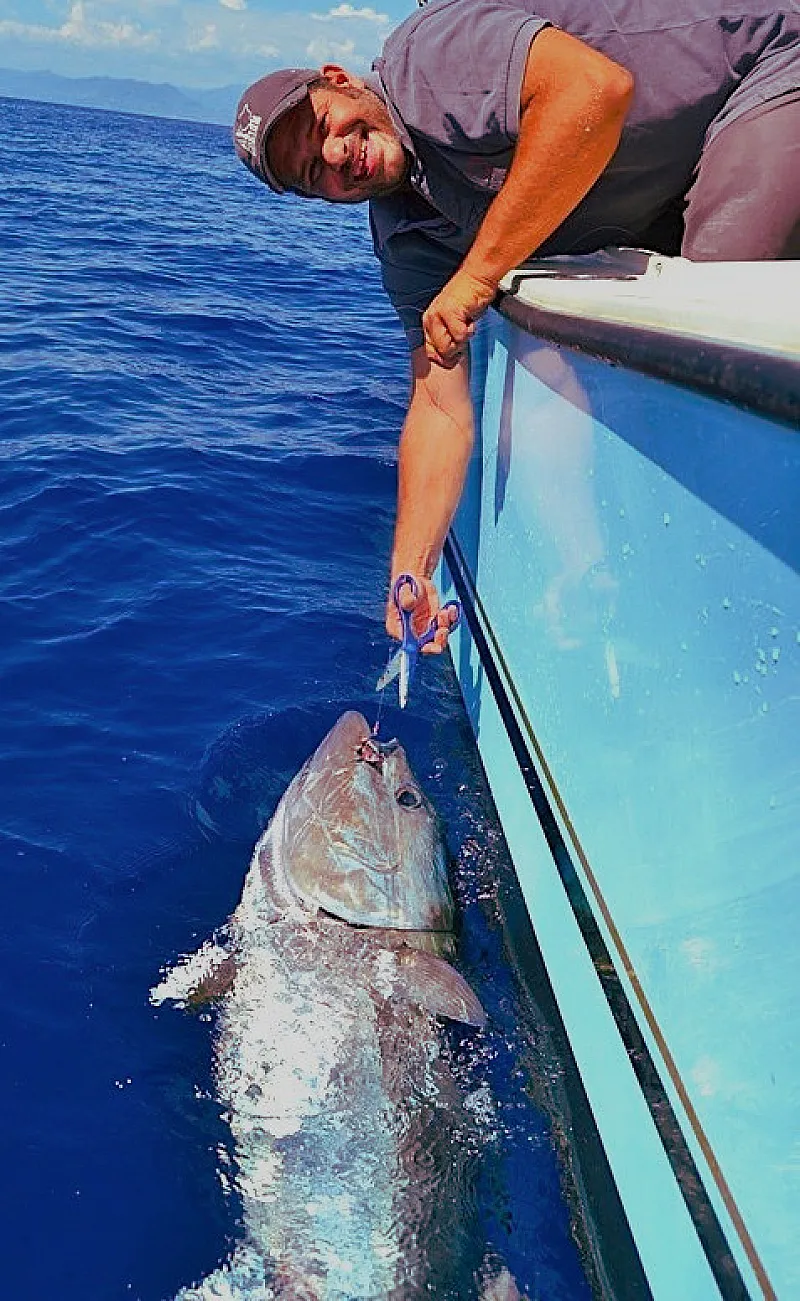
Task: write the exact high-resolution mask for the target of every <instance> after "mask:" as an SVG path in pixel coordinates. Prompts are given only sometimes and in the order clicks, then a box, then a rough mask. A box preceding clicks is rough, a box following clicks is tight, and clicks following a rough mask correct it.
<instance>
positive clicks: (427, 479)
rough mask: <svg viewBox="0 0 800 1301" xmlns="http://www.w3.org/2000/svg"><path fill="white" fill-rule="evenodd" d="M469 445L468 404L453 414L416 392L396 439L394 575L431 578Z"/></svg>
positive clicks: (433, 398) (432, 397)
mask: <svg viewBox="0 0 800 1301" xmlns="http://www.w3.org/2000/svg"><path fill="white" fill-rule="evenodd" d="M472 440H473V418H472V408H471V405H470V403H469V402H468V401H465V402H461V403H460V404H459V405H458V406H457V407H456V408H455V409H453V407H452V405H447V406H445V405H443V404H442V403H441V402H440V401H437V395H436V394H435V393H433V392H430V391H428V390H427V389H425V388H424V387H420V389H419V390H418V391H417V392H416V393H415V396H414V398H413V400H412V402H411V405H410V407H409V410H408V415H407V416H406V421H405V424H404V426H403V433H402V437H401V439H400V455H399V462H398V488H397V523H396V526H395V535H394V546H393V549H392V575H393V576H396V575H397V574H399V573H402V572H404V571H407V572H410V573H413V574H419V575H421V576H423V577H425V578H430V577H431V575H432V574H433V571H434V569H435V568H436V564H437V562H438V560H439V556H440V555H441V551H442V546H443V545H444V540H445V537H446V536H447V530H448V528H449V527H450V521H451V520H452V518H453V515H454V514H455V511H456V507H457V506H458V502H459V498H460V496H461V490H462V488H463V486H464V478H465V476H466V471H467V465H468V464H469V458H470V453H471V451H472Z"/></svg>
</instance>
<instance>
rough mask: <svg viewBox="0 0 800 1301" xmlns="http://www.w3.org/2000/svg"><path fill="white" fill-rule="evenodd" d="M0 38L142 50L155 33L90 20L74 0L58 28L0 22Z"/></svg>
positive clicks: (129, 25) (80, 3)
mask: <svg viewBox="0 0 800 1301" xmlns="http://www.w3.org/2000/svg"><path fill="white" fill-rule="evenodd" d="M0 36H18V37H21V38H22V39H23V40H30V41H50V42H63V43H65V44H68V45H80V46H84V47H95V48H96V47H100V46H128V47H131V46H132V47H134V48H142V47H145V46H149V45H153V44H154V42H155V39H156V33H155V32H143V31H142V29H141V27H139V26H137V24H136V23H130V22H128V21H127V20H126V19H123V20H122V21H121V22H117V23H110V22H104V21H102V20H100V19H94V18H92V17H91V16H90V15H89V14H88V13H87V6H86V4H85V3H84V0H75V3H74V4H73V5H72V7H71V9H70V11H69V16H68V18H67V20H66V22H64V23H62V24H61V26H60V27H44V26H42V25H41V24H36V23H20V22H14V21H13V20H12V19H7V20H4V21H3V22H0Z"/></svg>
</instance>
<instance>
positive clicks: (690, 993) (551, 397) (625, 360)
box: [439, 249, 800, 1301]
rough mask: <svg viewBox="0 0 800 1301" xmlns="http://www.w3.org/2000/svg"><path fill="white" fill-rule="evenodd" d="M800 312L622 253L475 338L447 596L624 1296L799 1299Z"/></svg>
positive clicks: (761, 278)
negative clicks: (468, 438) (464, 469)
mask: <svg viewBox="0 0 800 1301" xmlns="http://www.w3.org/2000/svg"><path fill="white" fill-rule="evenodd" d="M798 303H800V262H798V263H789V262H785V263H771V264H766V263H758V264H756V263H750V264H744V263H742V264H732V263H731V264H726V263H718V264H692V263H690V262H688V261H686V260H685V259H681V258H668V257H663V256H660V255H655V254H650V253H647V252H645V251H640V250H635V249H627V250H625V249H621V250H606V251H604V252H602V253H599V254H594V255H591V256H584V257H573V258H569V257H563V258H549V259H543V260H540V261H535V260H534V261H532V262H530V263H527V264H525V266H523V267H521V268H519V269H518V270H516V271H514V272H513V273H511V274H510V275H509V276H507V277H506V279H505V280H504V281H503V283H502V285H501V292H500V294H499V296H498V299H497V301H496V303H495V306H494V308H492V309H491V310H490V311H489V312H488V313H487V315H486V317H485V319H484V321H483V322H482V326H481V329H480V331H479V332H478V334H477V336H476V339H475V340H474V344H473V359H472V384H473V395H474V403H475V410H476V425H477V431H476V442H475V449H474V454H473V457H472V461H471V464H470V467H469V472H468V477H467V483H466V488H465V491H464V495H463V498H462V501H461V504H460V507H459V510H458V513H457V515H456V518H455V520H454V522H453V526H452V528H451V531H450V535H449V537H448V539H447V542H446V545H445V551H444V559H443V563H442V567H441V570H440V573H439V583H440V587H441V591H442V595H443V599H449V598H451V597H453V596H457V597H458V598H459V599H460V601H461V602H462V606H463V611H464V615H465V618H463V619H462V621H461V626H460V627H459V629H458V630H457V631H456V632H455V633H454V634H453V636H452V637H451V652H452V658H453V663H454V665H455V670H456V673H457V676H458V680H459V683H460V687H461V692H462V695H463V698H464V703H465V706H466V710H467V714H468V716H469V719H470V722H471V725H472V729H473V731H474V734H475V737H476V741H477V745H478V749H479V752H480V755H481V758H482V762H483V765H484V768H485V770H486V774H487V777H488V780H489V784H490V787H491V791H492V795H493V798H494V801H495V804H496V806H497V811H498V815H499V818H500V821H501V824H502V827H503V831H504V833H505V838H506V840H507V843H508V847H509V850H510V853H511V856H512V859H513V863H514V868H515V873H516V885H515V890H516V891H517V894H518V897H519V906H514V905H513V901H512V904H510V905H509V908H508V910H507V915H508V919H509V920H508V928H509V940H510V944H511V947H512V951H513V953H514V956H515V959H516V961H517V962H518V964H519V965H520V968H521V969H522V970H523V972H526V971H527V973H528V978H529V980H530V981H531V982H535V983H536V985H537V990H536V991H534V992H535V993H536V994H537V996H539V997H545V998H549V999H550V1000H551V1002H552V1009H553V1011H552V1014H553V1018H554V1020H555V1021H557V1023H558V1025H557V1029H558V1033H559V1034H560V1035H562V1037H563V1041H564V1045H565V1051H567V1052H568V1054H569V1058H570V1071H571V1077H570V1078H571V1080H572V1083H571V1086H570V1087H571V1089H572V1098H571V1115H572V1121H571V1124H570V1138H571V1142H572V1145H573V1148H574V1152H573V1156H574V1162H575V1168H576V1170H577V1171H578V1177H579V1182H580V1183H581V1185H582V1187H583V1191H584V1203H585V1205H584V1210H585V1212H586V1214H587V1215H588V1216H589V1218H590V1219H591V1217H592V1216H593V1215H594V1216H595V1219H596V1222H595V1225H594V1231H595V1234H596V1236H597V1239H598V1243H599V1245H598V1259H599V1260H600V1265H601V1272H602V1271H604V1277H605V1280H606V1283H607V1287H608V1292H609V1294H610V1295H614V1296H619V1297H631V1298H633V1297H650V1296H652V1297H654V1298H656V1299H657V1301H661V1299H662V1298H664V1299H666V1301H705V1298H715V1299H718V1298H720V1297H721V1298H725V1299H726V1301H729V1299H731V1298H745V1297H750V1298H759V1297H764V1298H773V1297H781V1298H792V1297H795V1298H796V1297H800V1232H798V1224H800V1152H799V1150H798V1143H799V1142H800V1018H799V1017H798V1006H799V1005H800V944H798V930H799V929H800V882H799V880H798V873H799V872H800V852H799V849H800V845H799V843H798V842H799V841H800V743H799V741H800V311H798V308H797V304H798ZM567 1074H568V1075H569V1072H567ZM587 1208H588V1209H587ZM604 1219H605V1223H603V1220H604Z"/></svg>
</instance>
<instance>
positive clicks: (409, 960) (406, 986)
mask: <svg viewBox="0 0 800 1301" xmlns="http://www.w3.org/2000/svg"><path fill="white" fill-rule="evenodd" d="M392 994H393V995H395V996H397V997H400V998H405V999H408V1001H409V1002H411V1003H419V1004H420V1005H421V1006H422V1007H424V1008H425V1009H426V1011H428V1012H432V1013H433V1014H434V1016H446V1017H449V1018H450V1020H452V1021H463V1022H464V1024H465V1025H476V1026H483V1025H486V1013H485V1012H484V1010H483V1008H482V1007H481V1005H480V1002H479V1000H478V998H477V996H476V995H475V994H474V993H473V992H472V990H471V989H470V987H469V985H468V984H467V982H466V980H465V979H464V977H463V976H460V975H459V973H458V972H457V971H456V969H455V967H451V966H450V963H449V962H445V961H444V959H443V958H437V957H434V955H433V954H432V953H420V952H417V951H415V950H413V949H403V950H401V951H400V952H399V953H398V954H397V967H396V971H395V974H394V981H393V988H392Z"/></svg>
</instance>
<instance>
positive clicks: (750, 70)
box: [234, 0, 800, 650]
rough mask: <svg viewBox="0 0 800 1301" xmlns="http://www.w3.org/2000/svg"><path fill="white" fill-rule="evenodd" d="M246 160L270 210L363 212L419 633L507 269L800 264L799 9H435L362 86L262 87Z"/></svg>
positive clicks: (493, 0)
mask: <svg viewBox="0 0 800 1301" xmlns="http://www.w3.org/2000/svg"><path fill="white" fill-rule="evenodd" d="M234 141H235V146H236V150H237V153H238V154H239V157H240V158H241V159H242V161H243V162H244V163H245V164H246V165H247V166H248V167H249V168H250V170H251V171H252V172H254V173H255V175H256V176H257V177H259V178H260V179H261V180H263V181H265V182H266V184H267V185H269V186H271V188H272V189H273V190H276V191H277V192H278V193H282V192H284V191H286V190H290V191H293V192H294V193H297V194H300V195H304V196H307V197H310V198H323V199H327V200H329V201H331V202H333V203H356V202H360V201H362V200H365V199H368V200H369V201H370V219H371V226H372V235H373V241H374V246H375V252H376V255H377V257H378V258H379V260H380V263H381V268H382V273H383V280H384V285H385V287H386V290H387V292H388V294H389V297H390V298H391V300H392V303H393V304H394V306H395V308H396V310H397V312H398V314H399V316H400V319H401V321H402V324H403V327H404V329H405V331H406V335H407V337H408V341H409V345H410V348H411V369H412V391H411V400H410V405H409V409H408V413H407V416H406V420H405V424H404V428H403V434H402V438H401V441H400V460H399V485H398V507H397V521H396V526H395V537H394V547H393V552H392V562H391V571H392V578H394V577H396V576H397V575H398V574H400V573H402V572H404V571H405V572H409V573H412V574H414V575H415V576H416V577H417V579H418V582H419V587H420V596H419V599H418V602H417V605H416V607H415V611H414V618H415V622H416V621H418V622H419V625H420V627H421V626H423V625H425V624H427V622H428V619H429V618H430V616H431V614H433V613H435V612H436V611H437V610H438V608H439V601H438V595H437V593H436V590H435V588H434V586H433V584H432V582H431V581H430V579H431V575H432V573H433V571H434V568H435V565H436V563H437V560H438V557H439V554H440V550H441V547H442V545H443V542H444V538H445V535H446V532H447V529H448V526H449V524H450V520H451V518H452V515H453V513H454V511H455V508H456V506H457V504H458V500H459V497H460V494H461V489H462V486H463V482H464V475H465V472H466V466H467V462H468V460H469V455H470V450H471V446H472V437H473V413H472V403H471V398H470V392H469V383H468V368H467V367H468V363H467V348H468V342H469V338H470V336H471V334H472V333H473V331H474V322H475V320H476V319H477V318H478V317H479V316H480V315H481V314H482V313H483V312H484V311H485V310H486V308H487V307H488V306H489V304H490V303H491V302H492V299H493V298H494V295H495V293H496V290H497V286H498V283H499V281H500V280H501V278H502V277H503V275H505V274H506V272H508V271H509V270H511V269H512V268H513V267H514V266H516V265H518V264H519V263H520V262H521V261H523V260H524V259H525V258H526V257H528V256H530V255H531V254H532V253H534V252H536V253H538V254H541V255H548V254H555V253H588V252H592V251H595V250H597V249H599V248H603V247H607V246H608V245H619V244H622V245H634V246H637V247H640V248H649V249H652V250H654V251H656V252H661V253H667V254H677V253H681V254H683V256H685V257H688V258H691V259H693V260H696V261H727V260H733V261H738V260H745V261H746V260H763V259H774V258H788V257H799V256H800V9H798V6H797V3H796V0H784V7H783V8H780V6H775V4H774V0H773V2H772V3H771V2H770V0H672V3H671V4H669V5H666V6H665V5H664V4H663V2H662V0H640V3H638V4H634V5H632V4H630V2H629V0H605V3H604V4H602V5H600V6H598V5H597V4H596V2H595V0H436V3H433V4H431V5H430V6H429V7H428V8H425V9H422V10H420V11H419V12H417V13H415V14H414V15H413V16H412V17H410V18H409V19H407V21H406V22H404V23H403V24H402V25H401V26H400V27H399V28H398V29H397V30H396V31H395V32H394V33H393V34H392V35H391V36H390V37H389V38H388V40H387V42H386V44H385V46H384V49H383V52H382V55H381V57H380V58H378V59H377V60H376V61H375V63H374V65H373V73H372V74H371V75H370V76H368V77H367V78H366V79H364V80H362V79H361V78H359V77H357V76H354V75H353V74H352V73H348V72H346V71H345V69H344V68H341V67H339V66H337V65H335V64H326V65H325V66H324V67H323V68H322V69H321V70H320V71H314V70H310V69H288V70H284V71H280V72H275V73H272V74H271V75H269V76H267V77H264V78H262V79H261V80H260V81H258V82H256V83H255V84H254V85H253V86H251V87H250V89H249V90H247V91H246V92H245V94H244V96H243V97H242V100H241V102H240V105H239V111H238V115H237V120H236V126H235V129H234ZM440 620H441V623H442V624H443V625H444V626H443V627H442V628H441V629H440V631H439V633H438V634H437V637H436V639H435V641H434V642H433V643H432V644H431V645H430V646H429V647H428V648H427V649H431V650H441V649H442V647H443V646H444V644H445V643H446V640H447V626H446V625H447V621H448V620H447V616H446V615H445V614H442V615H440ZM387 627H388V628H389V631H390V632H391V633H392V634H393V635H395V636H397V635H399V631H400V629H399V623H398V621H397V614H396V611H395V609H394V606H393V605H392V604H391V603H390V607H389V611H388V614H387Z"/></svg>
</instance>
